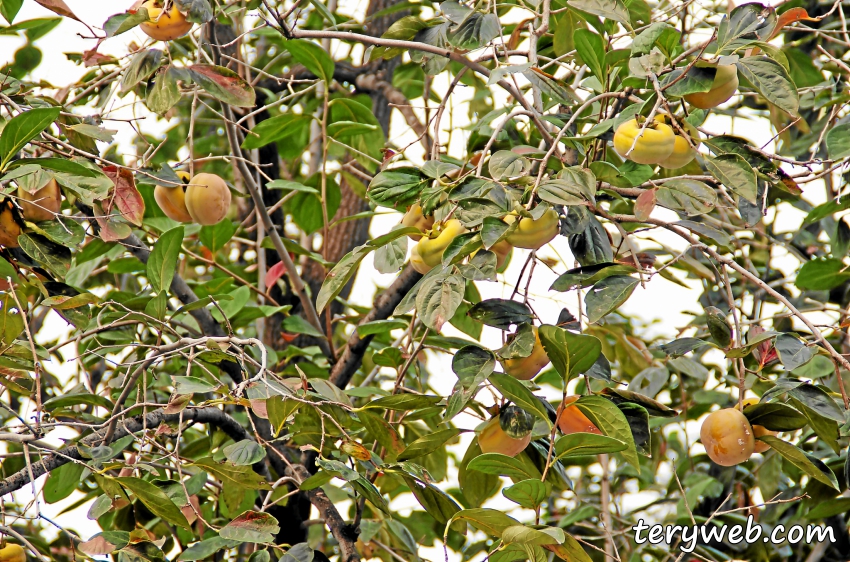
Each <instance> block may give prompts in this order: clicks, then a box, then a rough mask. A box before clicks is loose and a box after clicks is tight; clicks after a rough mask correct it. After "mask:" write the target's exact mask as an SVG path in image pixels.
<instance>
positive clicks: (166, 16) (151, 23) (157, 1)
mask: <svg viewBox="0 0 850 562" xmlns="http://www.w3.org/2000/svg"><path fill="white" fill-rule="evenodd" d="M164 4H165V0H148V1H147V2H145V3H144V4H142V7H143V8H145V9H146V10H147V11H148V21H146V22H144V23H142V24H140V25H139V27H140V28H141V30H142V31H143V32H144V33H145V35H147V36H148V37H150V38H151V39H156V40H157V41H173V40H174V39H179V38H180V37H183V36H184V35H186V34H187V33H189V31H190V30H191V29H192V25H194V24H192V22H190V21H188V20H187V19H186V16H184V15H183V14H182V13H180V10H178V9H177V6H176V4H174V3H173V2H172V3H171V9H169V10H168V11H166V10H165V9H164Z"/></svg>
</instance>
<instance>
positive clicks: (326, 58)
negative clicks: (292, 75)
mask: <svg viewBox="0 0 850 562" xmlns="http://www.w3.org/2000/svg"><path fill="white" fill-rule="evenodd" d="M283 46H284V48H285V49H286V50H287V51H289V53H290V54H291V55H292V58H293V59H295V60H296V61H297V62H299V63H300V64H302V65H304V67H305V68H306V69H307V70H309V71H310V72H312V73H313V74H315V75H316V76H318V77H319V78H321V79H322V80H324V81H325V83H326V84H330V83H331V82H332V81H333V77H334V61H333V59H332V58H331V57H330V55H329V54H328V53H327V52H325V50H324V49H323V48H322V47H321V46H320V45H317V44H315V43H313V42H312V41H306V40H304V39H290V40H289V41H287V42H286V43H284V44H283Z"/></svg>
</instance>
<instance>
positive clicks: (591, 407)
mask: <svg viewBox="0 0 850 562" xmlns="http://www.w3.org/2000/svg"><path fill="white" fill-rule="evenodd" d="M574 404H575V406H576V407H577V408H578V409H579V410H581V413H582V414H584V415H585V416H587V417H588V419H590V421H591V422H593V424H594V425H595V426H596V427H598V428H599V431H601V432H602V433H603V434H604V435H607V436H608V437H613V438H614V439H617V440H619V441H622V442H623V443H625V444H626V446H627V448H626V449H625V450H624V451H623V457H624V458H625V459H626V462H628V463H629V464H630V465H632V466H633V467H635V470H637V471H640V461H639V459H638V455H637V448H636V447H635V440H634V437H633V436H632V430H631V428H630V427H629V422H628V420H627V419H626V416H625V415H624V414H623V412H622V411H621V410H620V409H619V408H618V407H617V406H616V405H614V403H613V402H611V401H610V400H608V399H607V398H602V397H601V396H582V397H581V398H579V399H578V400H576V401H575V402H574Z"/></svg>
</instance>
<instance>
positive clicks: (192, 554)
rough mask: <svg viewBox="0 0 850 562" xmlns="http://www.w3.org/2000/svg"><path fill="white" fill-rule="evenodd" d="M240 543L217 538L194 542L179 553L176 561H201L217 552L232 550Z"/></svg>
mask: <svg viewBox="0 0 850 562" xmlns="http://www.w3.org/2000/svg"><path fill="white" fill-rule="evenodd" d="M240 542H241V541H234V540H228V539H223V538H221V537H219V536H215V537H212V538H209V539H204V540H202V541H200V542H196V543H195V544H193V545H192V546H190V547H189V548H187V549H186V550H184V551H183V552H181V553H180V556H178V557H177V560H180V561H182V562H195V561H197V560H203V559H205V558H209V557H210V556H212V555H213V554H215V553H216V552H218V551H219V550H222V549H230V548H233V547H234V546H236V545H238V544H239V543H240Z"/></svg>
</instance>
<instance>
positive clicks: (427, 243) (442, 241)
mask: <svg viewBox="0 0 850 562" xmlns="http://www.w3.org/2000/svg"><path fill="white" fill-rule="evenodd" d="M465 232H466V227H465V226H463V224H462V223H461V222H460V221H459V220H457V219H451V220H449V221H447V222H446V224H444V225H442V227H439V228H437V229H434V230H431V231H430V232H429V233H427V234H428V236H427V237H425V236H423V237H422V239H421V240H420V241H419V242H418V243H417V244H416V245H415V246H413V249H412V250H411V251H410V265H411V266H413V269H415V270H416V271H418V272H419V273H422V274H425V273H428V272H429V271H431V270H432V269H433V268H434V267H436V266H437V265H439V264H440V262H441V261H442V259H443V251H445V249H446V248H448V247H449V244H451V242H452V240H454V239H455V238H457V237H458V236H460V235H461V234H464V233H465Z"/></svg>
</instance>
